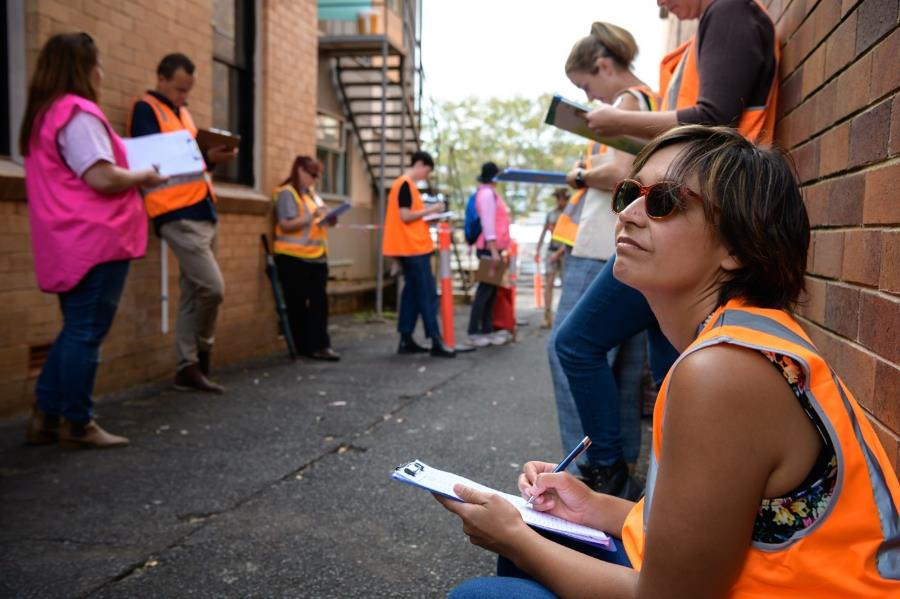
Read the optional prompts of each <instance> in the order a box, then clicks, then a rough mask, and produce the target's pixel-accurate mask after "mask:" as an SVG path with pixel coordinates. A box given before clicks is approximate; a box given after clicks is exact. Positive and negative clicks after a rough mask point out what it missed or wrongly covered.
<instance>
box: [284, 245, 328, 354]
mask: <svg viewBox="0 0 900 599" xmlns="http://www.w3.org/2000/svg"><path fill="white" fill-rule="evenodd" d="M275 264H276V266H278V278H279V279H280V280H281V288H282V290H283V291H284V303H285V304H286V305H287V312H288V320H289V321H290V323H291V334H292V335H293V336H294V343H295V344H296V346H297V351H298V352H299V353H301V354H311V353H314V352H317V351H319V350H320V349H325V348H327V347H331V339H329V338H328V294H327V293H326V292H325V286H326V285H327V283H328V264H327V263H325V262H308V261H306V260H301V259H300V258H294V257H293V256H287V255H285V254H275Z"/></svg>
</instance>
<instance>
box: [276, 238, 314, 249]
mask: <svg viewBox="0 0 900 599" xmlns="http://www.w3.org/2000/svg"><path fill="white" fill-rule="evenodd" d="M275 241H277V242H278V243H287V244H290V245H306V246H316V247H325V242H324V241H323V240H321V239H297V238H296V237H289V236H287V235H276V236H275Z"/></svg>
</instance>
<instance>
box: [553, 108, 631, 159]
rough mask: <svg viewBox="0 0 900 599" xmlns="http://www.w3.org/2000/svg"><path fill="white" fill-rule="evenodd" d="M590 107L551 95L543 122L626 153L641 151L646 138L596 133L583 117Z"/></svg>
mask: <svg viewBox="0 0 900 599" xmlns="http://www.w3.org/2000/svg"><path fill="white" fill-rule="evenodd" d="M590 111H591V109H590V108H589V107H588V106H585V105H583V104H579V103H578V102H573V101H572V100H569V99H567V98H563V97H562V96H560V95H558V94H557V95H555V96H553V100H551V101H550V108H549V109H548V110H547V116H546V118H545V119H544V122H545V123H547V124H548V125H553V126H554V127H559V128H560V129H564V130H565V131H568V132H570V133H574V134H576V135H580V136H581V137H586V138H587V139H592V140H594V141H599V142H600V143H602V144H604V145H607V146H609V147H611V148H615V149H617V150H621V151H623V152H626V153H628V154H635V155H636V154H637V153H638V152H640V151H641V148H643V147H644V146H645V145H647V140H643V139H638V138H637V137H631V136H629V135H619V136H617V137H603V136H601V135H597V133H595V132H594V130H593V129H591V128H590V127H588V125H587V121H586V120H585V117H586V116H587V113H588V112H590Z"/></svg>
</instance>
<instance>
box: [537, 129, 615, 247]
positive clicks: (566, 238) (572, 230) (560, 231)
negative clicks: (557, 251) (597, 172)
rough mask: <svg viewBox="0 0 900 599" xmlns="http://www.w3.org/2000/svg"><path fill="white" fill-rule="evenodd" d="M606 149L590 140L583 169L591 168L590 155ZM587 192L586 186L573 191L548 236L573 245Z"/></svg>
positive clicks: (601, 152) (603, 151)
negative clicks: (551, 233)
mask: <svg viewBox="0 0 900 599" xmlns="http://www.w3.org/2000/svg"><path fill="white" fill-rule="evenodd" d="M606 151H607V148H606V146H605V145H603V144H601V143H599V142H596V141H592V142H591V143H590V144H588V147H587V150H585V152H584V165H585V170H590V169H591V156H593V155H594V154H603V153H605V152H606ZM586 194H587V188H585V189H579V190H578V191H576V192H575V195H573V196H572V197H571V198H569V203H568V204H566V207H565V208H564V209H563V212H562V214H560V215H559V218H558V219H556V226H554V227H553V235H551V236H550V238H551V239H552V240H553V241H558V242H559V243H563V244H565V245H567V246H569V247H575V237H577V236H578V226H579V225H580V224H581V212H582V211H583V210H584V202H582V200H583V199H584V196H585V195H586Z"/></svg>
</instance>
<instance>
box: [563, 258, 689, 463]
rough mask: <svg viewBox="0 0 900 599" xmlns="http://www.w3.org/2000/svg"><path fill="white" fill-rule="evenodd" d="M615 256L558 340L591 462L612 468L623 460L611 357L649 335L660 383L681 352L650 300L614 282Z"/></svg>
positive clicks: (588, 292) (655, 369)
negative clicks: (661, 327)
mask: <svg viewBox="0 0 900 599" xmlns="http://www.w3.org/2000/svg"><path fill="white" fill-rule="evenodd" d="M615 262H616V261H615V256H613V257H612V258H611V259H610V260H609V261H608V262H607V263H606V266H605V267H604V268H603V270H602V271H600V274H599V275H598V276H597V278H596V279H594V282H593V283H592V284H591V286H590V287H589V288H588V290H587V292H585V294H584V297H582V298H581V300H580V301H579V302H578V304H577V305H576V306H575V308H574V309H573V310H572V312H571V313H570V314H569V316H568V318H566V320H565V322H563V323H562V324H561V325H560V328H559V332H558V333H557V335H556V352H557V354H558V356H559V362H560V365H561V366H562V369H563V372H565V374H566V378H567V380H568V382H569V388H570V389H571V391H572V397H573V398H574V400H575V406H576V407H577V408H578V414H579V415H580V416H581V422H582V425H583V426H584V431H585V434H587V435H588V436H590V438H591V440H592V441H593V444H592V445H591V446H590V447H589V448H588V450H587V454H588V462H589V463H591V464H599V465H610V464H612V463H614V462H616V461H617V460H618V459H619V458H622V457H623V450H622V432H621V427H620V405H619V404H620V400H619V389H618V388H617V386H616V381H615V379H614V378H613V372H612V369H611V368H610V366H609V363H608V361H607V360H606V359H605V358H606V355H607V353H608V352H609V351H610V350H611V349H612V348H614V347H616V346H618V345H620V344H621V343H622V342H623V341H625V340H626V339H629V338H630V337H633V336H635V335H636V334H638V333H640V332H641V331H647V337H648V342H649V358H650V370H651V371H652V372H653V378H654V380H655V381H656V382H657V383H659V382H660V381H661V380H662V379H663V378H664V377H665V375H666V373H667V372H668V371H669V368H670V367H671V366H672V363H673V362H674V361H675V359H676V358H677V357H678V352H677V351H675V348H674V347H672V344H671V343H669V341H668V340H667V339H666V338H665V337H664V336H663V334H662V332H661V331H660V330H659V324H658V323H657V322H656V318H655V317H654V316H653V312H651V311H650V306H649V304H647V300H646V299H644V296H643V295H641V294H640V293H639V292H637V291H636V290H634V289H632V288H631V287H628V286H627V285H623V284H622V283H620V282H619V281H617V280H616V279H615V277H613V274H612V273H613V265H614V264H615Z"/></svg>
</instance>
